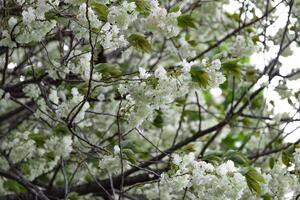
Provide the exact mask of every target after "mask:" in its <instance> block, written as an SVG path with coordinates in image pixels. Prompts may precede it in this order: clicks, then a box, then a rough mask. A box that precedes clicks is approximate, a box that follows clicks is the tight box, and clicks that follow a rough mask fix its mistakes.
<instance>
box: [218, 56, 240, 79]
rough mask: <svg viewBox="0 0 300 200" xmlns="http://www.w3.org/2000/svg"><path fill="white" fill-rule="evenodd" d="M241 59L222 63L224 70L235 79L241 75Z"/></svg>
mask: <svg viewBox="0 0 300 200" xmlns="http://www.w3.org/2000/svg"><path fill="white" fill-rule="evenodd" d="M239 61H240V59H230V60H227V61H225V62H223V63H222V68H223V69H224V70H225V71H226V72H227V73H228V74H229V75H233V76H235V77H240V75H241V65H240V64H238V62H239Z"/></svg>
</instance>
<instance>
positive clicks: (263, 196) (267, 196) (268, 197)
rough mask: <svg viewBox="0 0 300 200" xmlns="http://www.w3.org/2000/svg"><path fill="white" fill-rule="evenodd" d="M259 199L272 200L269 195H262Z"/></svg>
mask: <svg viewBox="0 0 300 200" xmlns="http://www.w3.org/2000/svg"><path fill="white" fill-rule="evenodd" d="M261 198H262V199H263V200H272V199H273V197H272V196H271V195H270V194H269V193H266V194H264V195H262V196H261Z"/></svg>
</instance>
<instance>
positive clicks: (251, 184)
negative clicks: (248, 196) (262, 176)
mask: <svg viewBox="0 0 300 200" xmlns="http://www.w3.org/2000/svg"><path fill="white" fill-rule="evenodd" d="M246 182H247V185H248V187H249V189H250V190H251V192H255V193H256V194H258V195H260V194H261V187H260V184H259V183H258V182H257V181H255V180H253V179H251V178H246Z"/></svg>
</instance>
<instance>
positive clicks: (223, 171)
mask: <svg viewBox="0 0 300 200" xmlns="http://www.w3.org/2000/svg"><path fill="white" fill-rule="evenodd" d="M235 171H236V168H235V167H234V163H233V162H232V161H231V160H228V161H227V162H226V163H223V164H221V165H220V166H218V167H217V173H218V174H219V175H221V176H225V175H227V174H228V173H233V172H235Z"/></svg>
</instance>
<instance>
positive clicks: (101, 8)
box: [91, 2, 108, 22]
mask: <svg viewBox="0 0 300 200" xmlns="http://www.w3.org/2000/svg"><path fill="white" fill-rule="evenodd" d="M91 6H92V8H93V10H95V11H96V14H97V15H98V18H99V20H101V21H105V22H106V21H107V16H108V8H107V6H106V5H104V4H102V3H96V2H93V3H92V4H91Z"/></svg>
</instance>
